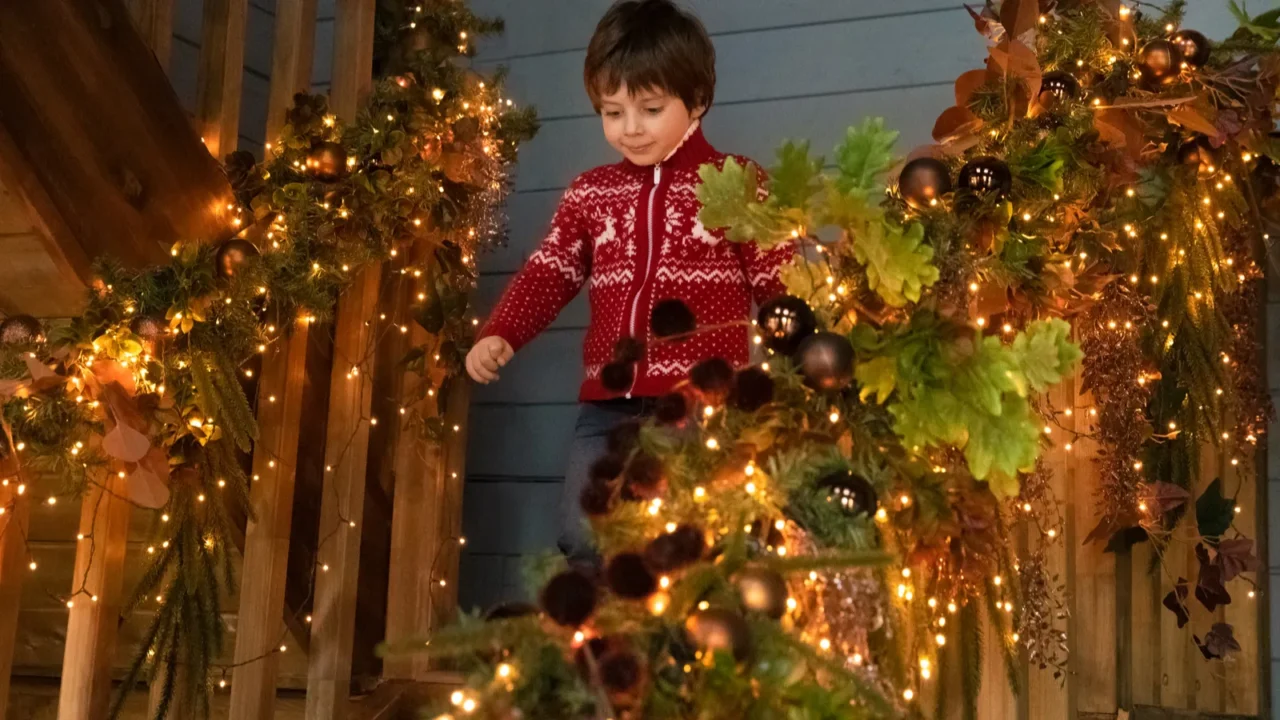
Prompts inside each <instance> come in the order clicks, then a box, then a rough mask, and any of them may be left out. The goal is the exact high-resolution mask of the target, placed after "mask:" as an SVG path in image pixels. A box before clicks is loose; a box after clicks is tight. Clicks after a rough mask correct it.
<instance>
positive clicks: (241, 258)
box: [214, 238, 258, 280]
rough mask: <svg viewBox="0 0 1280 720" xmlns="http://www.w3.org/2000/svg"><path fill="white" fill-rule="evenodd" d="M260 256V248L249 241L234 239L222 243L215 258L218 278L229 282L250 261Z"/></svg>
mask: <svg viewBox="0 0 1280 720" xmlns="http://www.w3.org/2000/svg"><path fill="white" fill-rule="evenodd" d="M257 256H258V248H257V247H255V246H254V244H253V243H251V242H249V241H248V240H242V239H240V238H234V239H231V240H228V241H226V242H224V243H222V245H221V246H219V247H218V252H217V254H216V255H215V256H214V267H215V268H216V269H217V271H218V277H220V278H222V279H223V280H229V279H231V278H232V277H235V275H236V273H237V272H239V271H240V269H241V268H243V267H244V266H245V264H246V263H248V262H249V261H250V260H252V259H253V258H255V257H257Z"/></svg>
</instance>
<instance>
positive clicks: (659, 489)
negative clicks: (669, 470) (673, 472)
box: [622, 452, 667, 501]
mask: <svg viewBox="0 0 1280 720" xmlns="http://www.w3.org/2000/svg"><path fill="white" fill-rule="evenodd" d="M622 478H623V485H622V496H623V498H625V499H627V500H644V501H651V500H656V499H658V498H660V497H662V495H663V494H664V493H665V492H666V491H667V476H666V473H665V471H664V469H663V467H662V461H661V460H659V459H658V457H657V456H656V455H650V454H649V453H646V452H640V453H636V455H635V457H633V458H631V462H629V463H627V469H626V470H625V471H624V472H623V474H622Z"/></svg>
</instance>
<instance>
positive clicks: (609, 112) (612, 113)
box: [604, 110, 622, 118]
mask: <svg viewBox="0 0 1280 720" xmlns="http://www.w3.org/2000/svg"><path fill="white" fill-rule="evenodd" d="M620 115H622V113H621V112H618V111H617V110H605V111H604V116H605V117H608V118H616V117H618V116H620Z"/></svg>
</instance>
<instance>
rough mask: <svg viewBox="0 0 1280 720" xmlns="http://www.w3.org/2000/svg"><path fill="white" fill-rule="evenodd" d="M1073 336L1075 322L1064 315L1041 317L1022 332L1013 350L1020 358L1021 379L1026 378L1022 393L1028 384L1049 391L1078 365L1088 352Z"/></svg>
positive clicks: (1020, 391)
mask: <svg viewBox="0 0 1280 720" xmlns="http://www.w3.org/2000/svg"><path fill="white" fill-rule="evenodd" d="M1070 336H1071V325H1070V324H1069V323H1067V321H1065V320H1062V319H1060V318H1052V319H1049V320H1037V321H1035V322H1033V323H1031V324H1030V325H1028V326H1027V328H1026V330H1024V331H1022V332H1021V333H1018V337H1016V338H1014V340H1013V343H1012V344H1011V345H1010V351H1011V352H1012V353H1013V354H1014V356H1015V358H1016V361H1017V364H1018V367H1019V370H1020V373H1019V375H1020V379H1021V380H1023V381H1025V383H1020V385H1021V386H1022V387H1020V389H1019V390H1018V394H1019V395H1024V396H1025V395H1026V394H1027V389H1028V388H1029V389H1030V390H1032V391H1034V392H1045V391H1046V390H1048V389H1049V387H1050V386H1052V385H1055V384H1057V383H1059V382H1061V381H1062V378H1063V377H1065V376H1066V375H1069V374H1070V373H1071V372H1072V370H1074V369H1075V366H1076V364H1077V363H1079V362H1080V360H1081V359H1082V358H1083V357H1084V353H1083V352H1082V351H1081V350H1080V346H1078V345H1076V344H1075V343H1073V342H1071V340H1070Z"/></svg>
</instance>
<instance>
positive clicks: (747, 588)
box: [733, 567, 787, 620]
mask: <svg viewBox="0 0 1280 720" xmlns="http://www.w3.org/2000/svg"><path fill="white" fill-rule="evenodd" d="M733 583H734V585H736V586H737V588H738V597H739V598H740V599H741V600H742V607H744V608H746V609H747V610H748V611H750V612H758V613H762V614H764V615H767V616H769V617H771V618H773V619H774V620H777V619H778V618H780V617H782V616H783V614H784V613H786V612H787V581H786V580H785V579H783V577H782V574H781V573H779V572H778V571H777V570H770V569H769V568H761V567H755V568H746V569H744V570H741V571H739V572H738V574H737V575H735V576H734V579H733Z"/></svg>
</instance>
